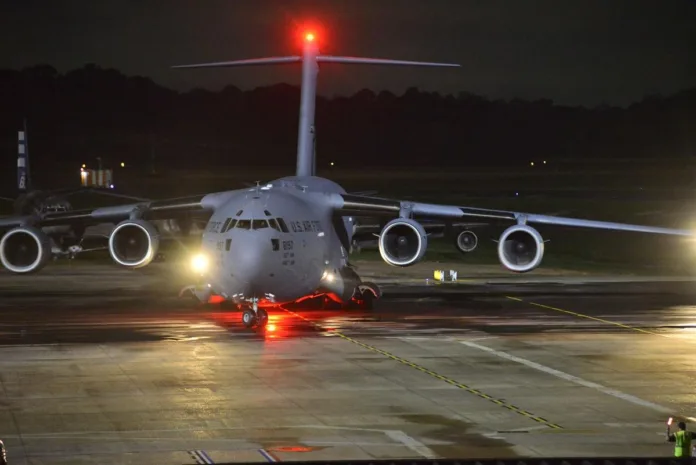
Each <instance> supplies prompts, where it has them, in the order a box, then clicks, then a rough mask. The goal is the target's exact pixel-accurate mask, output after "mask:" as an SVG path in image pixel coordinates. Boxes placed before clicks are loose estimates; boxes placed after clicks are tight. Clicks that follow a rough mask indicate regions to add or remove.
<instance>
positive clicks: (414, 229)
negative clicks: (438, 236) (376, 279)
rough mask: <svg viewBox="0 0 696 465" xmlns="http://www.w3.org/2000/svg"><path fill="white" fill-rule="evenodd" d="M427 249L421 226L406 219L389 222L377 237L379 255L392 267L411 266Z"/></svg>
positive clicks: (426, 241) (426, 238)
mask: <svg viewBox="0 0 696 465" xmlns="http://www.w3.org/2000/svg"><path fill="white" fill-rule="evenodd" d="M427 248H428V235H427V234H426V232H425V229H424V228H423V226H422V225H421V224H420V223H418V222H416V221H414V220H412V219H408V218H397V219H394V220H391V221H390V222H389V223H387V224H386V225H385V226H384V228H383V229H382V232H381V234H380V235H379V253H380V255H381V256H382V259H383V260H384V261H385V262H387V263H388V264H389V265H392V266H411V265H413V264H414V263H416V262H418V261H419V260H420V259H421V258H423V255H425V251H426V249H427Z"/></svg>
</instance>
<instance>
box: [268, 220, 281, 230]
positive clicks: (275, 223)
mask: <svg viewBox="0 0 696 465" xmlns="http://www.w3.org/2000/svg"><path fill="white" fill-rule="evenodd" d="M268 224H270V225H271V228H273V229H275V230H276V231H280V226H278V222H277V221H276V220H275V218H269V219H268Z"/></svg>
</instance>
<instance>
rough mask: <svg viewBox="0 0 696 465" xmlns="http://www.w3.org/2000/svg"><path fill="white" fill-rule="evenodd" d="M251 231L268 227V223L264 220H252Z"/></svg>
mask: <svg viewBox="0 0 696 465" xmlns="http://www.w3.org/2000/svg"><path fill="white" fill-rule="evenodd" d="M251 227H252V228H253V229H264V228H267V227H268V221H266V220H254V221H253V222H252V224H251Z"/></svg>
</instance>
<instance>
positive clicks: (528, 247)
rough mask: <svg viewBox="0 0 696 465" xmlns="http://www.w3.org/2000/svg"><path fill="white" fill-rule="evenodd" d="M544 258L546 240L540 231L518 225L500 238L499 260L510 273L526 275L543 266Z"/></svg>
mask: <svg viewBox="0 0 696 465" xmlns="http://www.w3.org/2000/svg"><path fill="white" fill-rule="evenodd" d="M543 256H544V239H542V237H541V234H539V231H537V230H536V229H534V228H532V227H531V226H527V225H526V224H517V225H514V226H510V227H509V228H507V229H506V230H505V231H503V234H501V236H500V242H498V258H499V259H500V262H501V263H502V264H503V266H505V268H507V269H508V270H510V271H516V272H518V273H526V272H527V271H531V270H533V269H534V268H536V267H537V266H539V265H540V264H541V259H542V257H543Z"/></svg>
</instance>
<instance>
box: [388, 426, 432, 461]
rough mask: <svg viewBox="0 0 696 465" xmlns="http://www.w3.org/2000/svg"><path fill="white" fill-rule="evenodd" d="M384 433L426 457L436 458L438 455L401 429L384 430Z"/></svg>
mask: <svg viewBox="0 0 696 465" xmlns="http://www.w3.org/2000/svg"><path fill="white" fill-rule="evenodd" d="M384 434H386V435H387V436H389V437H390V438H391V439H393V440H394V441H397V442H400V443H401V444H403V445H404V446H406V447H408V448H409V449H411V450H412V451H414V452H416V453H418V454H420V455H422V456H423V457H425V458H426V459H437V458H439V456H438V455H437V454H436V453H435V451H433V450H432V449H431V448H430V447H428V446H426V445H425V444H423V443H422V442H420V441H418V440H416V439H413V438H412V437H411V436H409V435H408V434H406V433H404V432H403V431H398V430H389V431H385V432H384Z"/></svg>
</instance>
